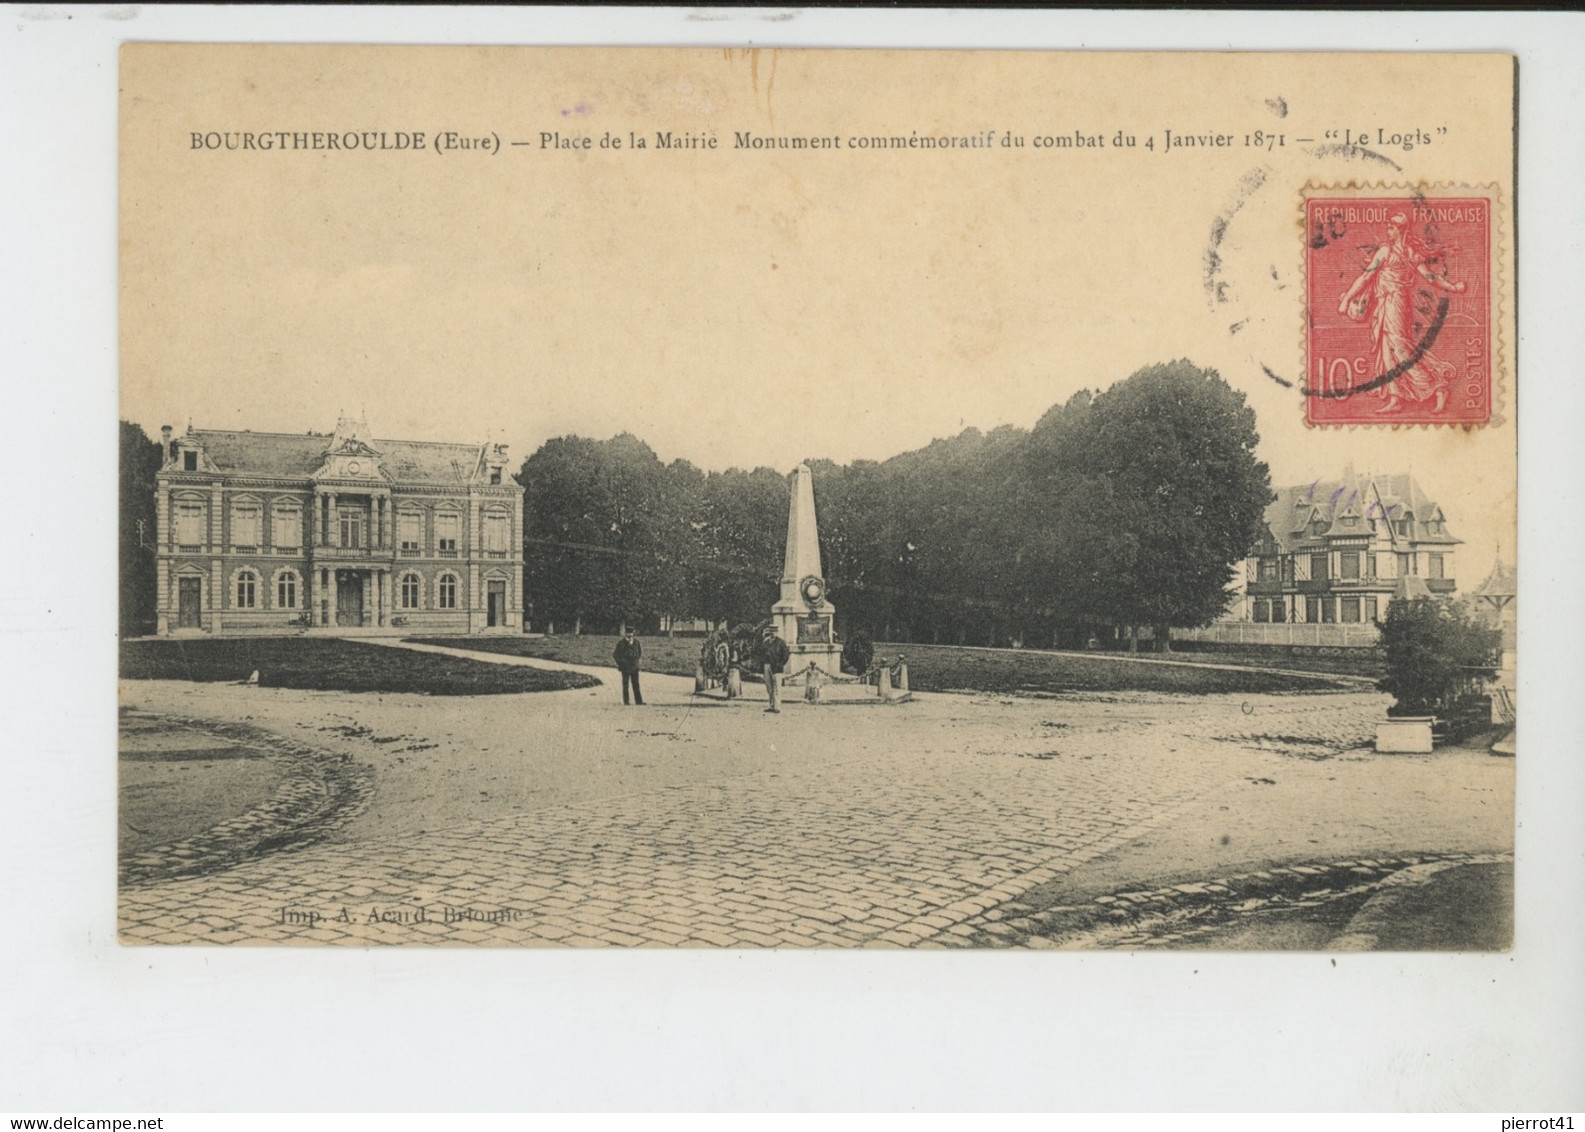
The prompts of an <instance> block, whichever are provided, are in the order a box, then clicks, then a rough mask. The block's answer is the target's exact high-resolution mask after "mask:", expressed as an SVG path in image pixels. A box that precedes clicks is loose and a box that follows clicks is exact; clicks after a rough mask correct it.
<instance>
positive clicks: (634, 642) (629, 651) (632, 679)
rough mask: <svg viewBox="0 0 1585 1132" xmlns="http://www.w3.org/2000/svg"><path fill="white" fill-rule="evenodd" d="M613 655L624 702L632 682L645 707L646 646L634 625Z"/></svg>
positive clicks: (624, 631) (638, 700)
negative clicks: (641, 669) (641, 679)
mask: <svg viewBox="0 0 1585 1132" xmlns="http://www.w3.org/2000/svg"><path fill="white" fill-rule="evenodd" d="M784 647H785V646H784ZM611 655H612V656H614V657H615V658H616V667H617V671H619V672H621V673H622V703H623V704H626V703H627V702H628V699H627V686H628V684H630V683H631V684H632V685H633V702H634V703H636V704H637V705H638V706H639V707H643V706H644V694H643V693H642V692H640V691H639V690H638V661H639V658H640V657H642V656H643V655H644V646H643V645H641V644H639V643H638V639H637V638H635V637H634V636H633V628H632V626H626V627H624V628H623V629H622V639H621V640H620V641H618V642H616V648H615V649H614V650H612V653H611Z"/></svg>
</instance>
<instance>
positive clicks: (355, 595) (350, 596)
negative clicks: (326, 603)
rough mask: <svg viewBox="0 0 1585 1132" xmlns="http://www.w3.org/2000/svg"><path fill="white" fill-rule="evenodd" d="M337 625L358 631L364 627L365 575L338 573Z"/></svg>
mask: <svg viewBox="0 0 1585 1132" xmlns="http://www.w3.org/2000/svg"><path fill="white" fill-rule="evenodd" d="M336 624H337V625H341V626H344V627H346V628H351V629H357V628H361V627H362V625H363V573H362V572H361V571H358V570H345V571H342V570H338V571H337V572H336Z"/></svg>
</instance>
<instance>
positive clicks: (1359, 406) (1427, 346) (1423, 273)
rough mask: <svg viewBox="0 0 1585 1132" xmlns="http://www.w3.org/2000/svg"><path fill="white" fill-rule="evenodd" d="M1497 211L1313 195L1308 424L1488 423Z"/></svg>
mask: <svg viewBox="0 0 1585 1132" xmlns="http://www.w3.org/2000/svg"><path fill="white" fill-rule="evenodd" d="M1495 204H1496V201H1495V200H1494V199H1493V197H1492V196H1490V195H1482V194H1479V193H1474V192H1466V193H1464V194H1461V195H1427V194H1426V193H1423V192H1419V191H1416V190H1413V189H1399V190H1395V189H1391V188H1381V189H1376V190H1370V191H1364V192H1361V191H1358V190H1352V191H1350V190H1344V191H1339V192H1336V193H1333V194H1329V193H1327V192H1325V191H1324V190H1323V191H1320V192H1317V194H1316V195H1313V196H1308V195H1307V197H1306V199H1305V202H1304V219H1305V224H1304V236H1305V241H1304V243H1305V246H1304V269H1305V291H1306V294H1305V334H1304V344H1305V393H1306V397H1305V406H1306V408H1305V419H1306V421H1307V422H1308V423H1309V424H1311V425H1462V426H1475V425H1484V424H1487V423H1489V422H1490V421H1491V419H1492V413H1493V405H1494V401H1495V392H1494V383H1495V381H1496V374H1495V372H1494V370H1493V362H1494V343H1493V335H1494V332H1495V309H1496V304H1495V303H1494V301H1493V293H1492V257H1493V248H1492V245H1493V220H1494V217H1493V208H1494V206H1495Z"/></svg>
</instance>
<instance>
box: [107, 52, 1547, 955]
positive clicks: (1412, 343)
mask: <svg viewBox="0 0 1585 1132" xmlns="http://www.w3.org/2000/svg"><path fill="white" fill-rule="evenodd" d="M1515 82H1516V69H1515V60H1514V59H1513V57H1512V56H1509V55H1504V54H1463V55H1437V54H1404V55H1394V56H1381V55H1358V54H1356V55H1348V54H1325V53H1321V54H1311V55H1302V56H1301V55H1282V54H1259V53H1254V54H1243V55H1218V54H1165V53H1160V54H1140V55H1094V54H1072V53H1060V52H1025V53H1013V54H1006V53H988V52H895V51H892V52H888V51H881V52H854V51H821V50H759V49H752V48H751V49H727V50H688V49H637V48H633V49H578V48H540V49H531V48H450V47H372V46H371V47H355V46H302V45H296V46H293V45H236V44H231V45H223V44H157V43H131V44H127V45H125V46H124V47H123V48H122V50H121V54H120V83H121V118H120V129H121V138H120V141H121V150H120V184H119V190H118V191H119V200H120V243H121V262H120V388H121V394H120V415H121V425H120V428H121V434H120V444H121V448H120V472H121V480H120V484H121V491H120V504H119V505H120V527H119V539H120V543H119V545H120V585H121V588H120V640H119V653H118V666H119V676H120V685H119V719H118V725H119V726H118V730H119V739H118V752H119V765H118V783H119V788H118V815H117V852H118V878H119V880H118V884H119V897H118V923H117V932H118V937H119V939H120V941H121V942H122V943H123V944H129V945H205V946H208V945H229V944H279V945H299V946H302V945H308V946H313V945H330V946H334V945H355V946H368V945H402V946H431V945H454V946H469V947H479V946H514V947H522V946H532V947H560V948H566V947H579V948H585V947H587V948H597V947H664V948H861V947H883V948H885V947H890V948H926V949H940V948H951V949H963V948H982V949H983V948H1018V949H1079V950H1094V949H1128V950H1138V949H1204V950H1246V951H1272V950H1300V951H1360V950H1385V951H1465V952H1467V951H1505V950H1507V949H1509V948H1510V947H1511V946H1512V944H1513V899H1514V898H1513V892H1514V875H1513V874H1514V823H1515V810H1514V780H1515V767H1516V758H1517V746H1516V736H1515V724H1516V682H1515V673H1516V625H1517V609H1518V594H1517V574H1516V568H1515V567H1516V552H1517V540H1516V508H1517V490H1516V489H1517V484H1516V466H1515V458H1516V442H1515V435H1516V434H1515V429H1514V412H1513V407H1514V404H1515V392H1516V382H1517V375H1516V371H1515V356H1514V346H1515V332H1514V322H1513V320H1514V311H1515V297H1514V291H1513V278H1514V253H1513V237H1512V233H1513V217H1512V208H1513V200H1514V187H1513V173H1512V171H1513V160H1514V149H1513V147H1514V119H1513V107H1514V99H1515V94H1516V88H1515ZM1188 90H1193V91H1194V92H1195V99H1194V100H1193V101H1190V102H1185V101H1184V98H1183V94H1184V92H1185V91H1188Z"/></svg>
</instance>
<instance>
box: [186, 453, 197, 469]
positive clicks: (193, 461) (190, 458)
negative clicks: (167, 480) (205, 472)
mask: <svg viewBox="0 0 1585 1132" xmlns="http://www.w3.org/2000/svg"><path fill="white" fill-rule="evenodd" d="M197 470H198V453H196V452H183V453H182V471H184V472H196V471H197Z"/></svg>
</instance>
